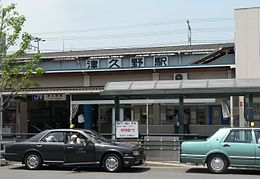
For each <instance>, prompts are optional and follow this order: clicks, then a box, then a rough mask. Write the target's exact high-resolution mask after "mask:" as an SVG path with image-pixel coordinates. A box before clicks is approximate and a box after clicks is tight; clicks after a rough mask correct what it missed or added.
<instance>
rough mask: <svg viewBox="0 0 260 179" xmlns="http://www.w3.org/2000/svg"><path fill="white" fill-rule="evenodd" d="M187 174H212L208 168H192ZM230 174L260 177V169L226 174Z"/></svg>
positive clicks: (231, 171)
mask: <svg viewBox="0 0 260 179" xmlns="http://www.w3.org/2000/svg"><path fill="white" fill-rule="evenodd" d="M186 173H205V174H211V173H210V171H209V170H208V169H207V168H191V169H188V170H187V171H186ZM224 174H225V175H228V174H232V175H233V174H238V175H260V170H258V169H239V168H237V169H233V168H232V169H228V170H227V171H226V172H225V173H224ZM212 175H219V174H212Z"/></svg>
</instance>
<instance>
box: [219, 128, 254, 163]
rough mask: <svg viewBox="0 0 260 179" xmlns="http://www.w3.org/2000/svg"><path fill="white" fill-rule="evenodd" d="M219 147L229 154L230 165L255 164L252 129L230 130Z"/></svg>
mask: <svg viewBox="0 0 260 179" xmlns="http://www.w3.org/2000/svg"><path fill="white" fill-rule="evenodd" d="M220 148H221V150H223V151H224V152H225V153H226V154H227V155H228V156H229V158H230V164H231V165H240V166H243V165H249V166H254V165H255V143H254V141H253V137H252V129H232V130H230V132H229V134H228V135H227V137H226V138H225V140H224V141H223V142H222V143H221V146H220Z"/></svg>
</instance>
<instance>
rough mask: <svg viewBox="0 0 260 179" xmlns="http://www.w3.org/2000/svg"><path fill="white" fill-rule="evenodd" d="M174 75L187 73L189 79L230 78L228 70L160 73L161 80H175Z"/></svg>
mask: <svg viewBox="0 0 260 179" xmlns="http://www.w3.org/2000/svg"><path fill="white" fill-rule="evenodd" d="M174 73H187V74H188V79H190V80H191V79H223V78H228V70H227V69H218V68H216V69H212V68H211V69H196V70H194V69H191V70H183V71H177V72H176V71H174V72H162V73H160V80H173V79H174Z"/></svg>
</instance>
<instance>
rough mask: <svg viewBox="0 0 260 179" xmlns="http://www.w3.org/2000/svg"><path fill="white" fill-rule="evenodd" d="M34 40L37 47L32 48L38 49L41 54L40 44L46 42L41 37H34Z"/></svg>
mask: <svg viewBox="0 0 260 179" xmlns="http://www.w3.org/2000/svg"><path fill="white" fill-rule="evenodd" d="M32 40H33V41H34V42H36V47H35V46H32V47H34V48H36V49H37V51H38V52H40V42H45V40H44V39H42V38H40V37H33V38H32Z"/></svg>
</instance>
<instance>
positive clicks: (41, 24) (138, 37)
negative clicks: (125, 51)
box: [2, 0, 260, 51]
mask: <svg viewBox="0 0 260 179" xmlns="http://www.w3.org/2000/svg"><path fill="white" fill-rule="evenodd" d="M2 3H3V4H4V5H6V4H9V3H16V4H17V11H18V12H19V13H20V14H22V15H25V16H26V19H27V21H26V23H25V26H24V31H26V32H29V33H31V34H32V35H34V36H35V37H39V38H41V39H44V40H45V41H42V42H40V50H41V51H70V50H87V49H102V48H122V47H151V46H168V45H186V44H188V25H187V20H189V24H190V27H191V40H192V44H198V43H226V42H233V41H234V31H235V30H234V24H235V18H234V9H237V8H246V7H260V0H214V1H213V0H2ZM14 49H15V48H14ZM14 49H13V50H14Z"/></svg>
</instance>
